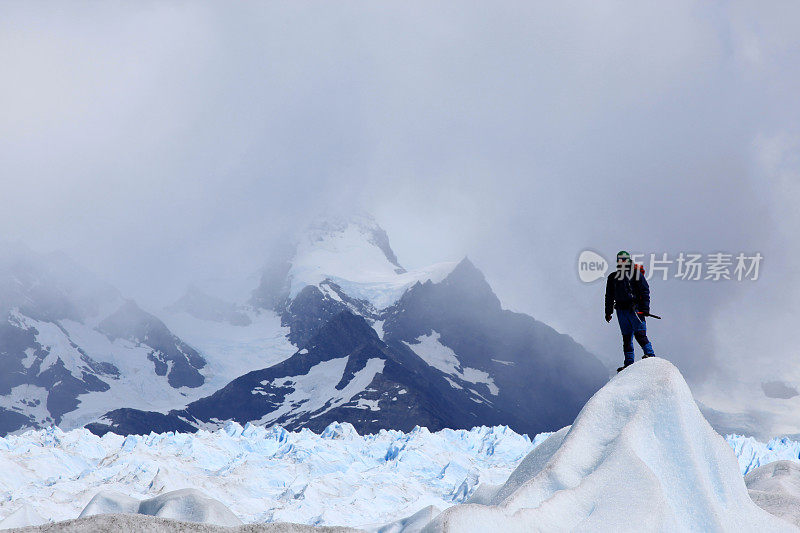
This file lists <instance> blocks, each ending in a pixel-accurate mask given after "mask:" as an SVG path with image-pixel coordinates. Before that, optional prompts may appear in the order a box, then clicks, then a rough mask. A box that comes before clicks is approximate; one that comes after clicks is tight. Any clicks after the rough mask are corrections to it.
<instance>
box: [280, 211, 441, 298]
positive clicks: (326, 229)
mask: <svg viewBox="0 0 800 533" xmlns="http://www.w3.org/2000/svg"><path fill="white" fill-rule="evenodd" d="M455 266H456V263H451V262H448V263H437V264H435V265H431V266H429V267H426V268H421V269H417V270H412V271H406V270H405V269H404V268H403V267H401V266H400V265H399V263H398V262H397V258H396V257H395V255H394V252H393V251H392V249H391V247H390V246H389V240H388V237H387V236H386V232H384V231H383V229H382V228H381V227H380V226H378V224H377V223H376V222H375V220H374V219H373V218H372V217H370V216H366V215H361V216H349V217H328V218H327V219H325V220H321V221H317V222H315V223H313V224H312V225H311V226H310V227H309V228H307V230H306V232H305V234H304V235H303V237H302V238H301V239H300V241H299V243H298V245H297V250H296V252H295V256H294V258H293V259H292V261H291V268H290V270H289V275H288V276H289V280H290V281H289V285H290V288H289V297H290V298H294V297H295V296H297V295H298V294H299V293H300V291H301V290H302V289H303V288H304V287H306V286H308V285H319V284H320V283H322V282H323V281H325V280H326V279H329V280H331V281H333V282H334V283H336V284H337V285H338V286H339V287H341V289H342V290H343V291H344V292H345V293H346V294H347V295H349V296H350V297H352V298H355V299H357V300H365V301H368V302H369V303H370V304H372V305H373V307H375V309H385V308H386V307H389V306H391V305H392V304H394V303H395V302H396V301H397V300H398V299H400V297H401V296H402V295H403V293H404V292H405V291H406V289H408V288H409V287H411V286H412V285H414V284H415V283H417V282H423V283H424V282H425V281H427V280H431V281H433V282H434V283H438V282H440V281H442V280H443V279H444V278H445V277H447V275H448V274H449V273H450V272H452V270H453V269H454V268H455ZM331 297H333V298H338V296H336V295H335V294H331Z"/></svg>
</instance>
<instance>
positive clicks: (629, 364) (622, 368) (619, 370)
mask: <svg viewBox="0 0 800 533" xmlns="http://www.w3.org/2000/svg"><path fill="white" fill-rule="evenodd" d="M632 364H633V363H628V364H627V365H622V366H621V367H619V368H618V369H617V372H622V371H623V370H625V369H626V368H628V367H629V366H631V365H632Z"/></svg>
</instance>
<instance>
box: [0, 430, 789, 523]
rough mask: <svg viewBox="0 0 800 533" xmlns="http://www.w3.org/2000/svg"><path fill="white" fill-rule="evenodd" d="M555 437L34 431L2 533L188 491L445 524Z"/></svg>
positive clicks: (315, 512)
mask: <svg viewBox="0 0 800 533" xmlns="http://www.w3.org/2000/svg"><path fill="white" fill-rule="evenodd" d="M550 435H551V434H550V433H543V434H540V435H536V436H535V437H534V438H533V439H530V438H529V437H528V436H526V435H520V434H517V433H515V432H514V431H512V430H510V429H508V428H507V427H502V426H498V427H491V428H489V427H477V428H473V429H472V430H470V431H466V430H458V431H454V430H442V431H438V432H429V431H428V430H426V429H425V428H416V429H415V430H413V431H411V432H408V433H403V432H400V431H381V432H379V433H377V434H375V435H358V433H356V431H355V430H354V429H353V428H352V426H350V425H349V424H331V425H330V426H329V427H328V428H327V429H326V430H325V431H323V432H322V433H320V434H316V433H313V432H311V431H308V430H301V431H296V432H290V431H286V430H284V429H282V428H280V427H278V426H273V427H270V428H264V427H260V426H255V425H251V424H247V425H246V426H245V427H242V426H240V425H239V424H236V423H234V422H232V423H228V424H227V425H225V427H224V428H223V429H220V430H217V431H213V432H211V431H202V430H201V431H199V432H198V433H196V434H180V433H179V434H173V433H164V434H155V433H153V434H150V435H147V436H130V437H121V436H118V435H114V434H111V433H109V434H107V435H105V436H103V437H97V436H96V435H93V434H92V433H90V432H89V431H87V430H85V429H76V430H72V431H67V432H64V431H61V430H60V429H58V428H56V427H53V428H48V429H42V430H36V431H33V430H31V431H28V432H26V433H23V434H20V435H11V436H8V437H5V438H0V470H1V471H2V472H4V476H3V477H2V478H1V479H0V526H5V527H11V526H21V525H25V524H31V525H33V524H35V523H39V522H44V521H61V520H68V519H73V518H76V517H77V516H78V515H79V514H80V513H81V512H82V510H83V509H84V508H85V507H86V506H87V504H88V503H89V502H90V501H91V500H92V498H93V497H94V496H95V495H96V494H97V493H98V492H101V491H104V490H112V491H117V492H121V493H124V494H126V495H128V496H130V497H134V498H136V499H140V500H141V499H149V498H152V497H154V496H157V495H160V494H163V493H166V492H169V491H172V490H179V489H183V488H186V487H197V488H199V489H200V490H202V491H203V492H204V493H205V494H208V495H210V496H211V497H213V498H215V499H217V500H219V501H221V502H223V503H224V504H225V505H226V506H227V507H228V508H230V509H231V510H232V511H233V512H234V514H236V516H238V517H239V518H240V519H241V520H242V521H243V522H246V523H254V522H265V521H290V522H297V523H303V524H309V525H348V526H353V527H362V528H378V527H380V526H382V525H384V524H388V523H391V522H398V523H399V522H402V521H403V520H404V519H406V517H410V516H412V515H414V514H416V513H417V512H421V511H420V510H426V509H428V511H427V512H426V513H425V516H427V517H428V520H430V518H431V513H430V509H429V508H431V507H432V508H434V509H436V513H434V514H438V511H439V510H442V509H445V508H447V507H450V506H451V505H453V504H454V503H461V502H465V501H467V500H468V499H470V498H471V497H474V496H475V495H476V494H475V493H476V487H478V486H484V487H487V486H491V485H500V484H502V483H503V482H505V480H506V479H507V478H508V477H509V476H510V474H511V473H512V472H513V470H514V469H515V468H516V467H517V466H518V465H519V463H520V462H521V461H522V460H523V459H524V458H525V457H526V455H527V454H528V453H530V452H531V451H532V450H533V449H534V448H536V447H537V446H538V445H539V444H540V443H542V442H543V441H545V440H546V439H547V438H548V437H549V436H550ZM726 440H727V442H728V444H729V445H730V446H731V447H732V449H733V450H734V452H735V453H736V455H737V457H738V459H739V464H740V467H741V473H742V475H744V474H747V473H749V472H750V471H751V470H753V469H754V468H756V466H758V465H762V464H767V463H770V462H772V461H776V460H780V459H786V460H791V461H794V462H796V463H798V464H800V442H797V441H793V440H790V439H786V438H778V439H773V440H771V441H769V442H759V441H757V440H755V439H753V438H751V437H744V436H740V435H729V436H728V437H726ZM30 516H32V517H36V520H34V519H32V518H29V517H30ZM39 517H42V518H41V519H40V518H39ZM4 519H9V520H8V522H5V523H4V522H3V520H4ZM6 524H7V525H6ZM400 529H401V528H400V527H399V525H398V526H397V528H387V529H386V531H390V530H391V531H395V530H397V531H399V530H400Z"/></svg>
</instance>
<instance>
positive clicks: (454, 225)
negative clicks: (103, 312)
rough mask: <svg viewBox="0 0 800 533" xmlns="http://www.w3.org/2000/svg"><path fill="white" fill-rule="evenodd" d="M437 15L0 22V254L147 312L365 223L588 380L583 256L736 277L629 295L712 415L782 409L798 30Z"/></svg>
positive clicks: (758, 17)
mask: <svg viewBox="0 0 800 533" xmlns="http://www.w3.org/2000/svg"><path fill="white" fill-rule="evenodd" d="M433 4H435V5H431V3H430V2H402V3H401V2H396V3H384V2H316V3H305V2H297V1H292V2H250V3H245V2H242V3H228V2H219V3H199V2H61V3H58V4H51V3H33V2H19V3H14V2H4V3H3V4H2V5H1V6H0V66H1V67H2V70H1V71H2V77H3V81H2V83H0V102H2V113H0V164H2V181H0V229H1V230H2V235H0V237H2V238H3V239H6V240H7V239H21V240H23V241H24V242H26V243H28V244H29V245H30V246H31V247H33V248H35V249H37V250H40V251H47V250H52V249H62V250H66V251H67V252H68V253H70V255H72V256H73V257H74V258H75V259H77V260H78V261H80V262H82V263H84V264H85V265H86V266H88V267H90V268H92V269H94V270H96V271H97V272H99V273H100V274H101V275H102V276H104V277H106V278H107V279H109V280H110V281H111V282H113V283H114V284H116V285H117V286H118V287H120V288H121V289H122V290H123V291H124V292H125V293H126V294H128V295H131V296H133V297H136V298H137V299H140V300H141V301H143V302H147V304H148V305H151V306H158V305H162V303H161V302H160V300H159V299H164V298H167V297H169V298H171V297H173V295H174V296H175V297H177V296H178V295H179V294H180V293H181V292H182V291H183V288H184V287H185V285H186V284H187V283H188V282H189V281H191V279H193V278H196V277H202V276H205V275H210V274H212V273H216V272H220V271H222V272H227V273H234V274H235V273H249V272H251V271H253V270H255V269H256V268H258V266H259V265H260V264H261V263H263V261H264V260H265V258H267V257H268V256H269V253H270V249H271V247H272V246H273V244H274V243H275V242H276V239H278V238H280V237H281V236H282V235H284V234H286V233H287V232H289V231H291V230H292V228H295V227H297V226H298V225H299V224H301V223H302V222H303V221H304V220H307V219H308V218H310V217H312V216H314V215H315V214H317V213H319V212H321V211H345V212H346V211H349V210H352V209H360V210H365V211H368V212H371V213H373V214H374V215H375V216H376V218H377V219H378V221H379V222H380V223H381V224H382V225H383V226H384V227H385V229H386V230H387V232H388V234H389V237H390V239H391V241H392V244H393V247H394V248H395V251H396V252H397V255H398V257H399V259H400V262H401V263H402V264H404V265H405V266H408V267H417V266H422V265H424V264H428V263H433V262H438V261H442V260H456V259H460V258H461V257H462V256H464V255H469V256H470V257H471V258H472V259H473V261H474V262H475V263H476V264H477V265H478V266H479V267H480V268H481V269H482V270H483V271H484V272H485V273H486V276H487V278H488V279H489V281H490V282H491V283H492V285H493V286H494V287H495V289H496V291H497V293H498V295H499V296H500V298H501V300H502V301H503V303H504V305H506V306H507V307H509V308H512V309H514V310H518V311H522V312H526V313H529V314H532V315H533V316H535V317H536V318H538V319H540V320H543V321H544V322H547V323H549V324H551V325H553V326H554V327H556V328H557V329H558V330H559V331H562V332H565V333H568V334H570V335H572V336H573V337H575V338H576V339H577V340H578V341H580V342H582V343H584V344H585V345H586V346H587V347H588V348H589V349H590V350H591V351H593V352H595V353H597V354H598V356H600V357H601V358H602V359H603V360H604V361H605V362H607V363H608V364H609V365H611V364H616V363H617V362H621V347H620V340H619V333H618V330H617V327H616V325H615V324H612V325H607V324H606V323H605V321H604V320H603V303H602V292H603V286H602V283H601V282H598V283H595V284H589V285H585V284H582V283H581V282H580V281H579V279H578V277H577V271H576V260H577V256H578V254H579V252H580V251H581V250H583V249H585V248H591V249H595V250H597V251H600V252H602V253H604V254H605V255H606V256H607V257H611V258H613V256H614V254H615V253H616V251H617V250H618V249H621V248H624V249H629V250H631V251H638V252H659V253H661V252H669V253H671V254H674V253H677V252H679V251H686V252H700V253H712V252H717V251H725V252H730V253H738V252H748V253H752V252H756V251H759V252H761V253H762V254H763V255H764V258H765V259H764V262H763V263H762V270H761V278H760V279H759V280H758V281H756V282H750V283H737V282H725V283H697V282H686V281H676V280H670V281H666V282H663V281H653V282H652V291H653V304H652V308H653V312H655V313H659V314H662V315H663V316H664V320H663V321H661V322H657V323H653V324H650V332H651V339H652V341H653V343H654V345H655V347H656V350H657V352H658V353H660V354H662V355H665V356H667V357H669V358H670V359H672V360H673V361H675V362H676V363H677V364H678V365H679V367H680V368H681V370H683V371H684V373H685V374H686V375H687V376H688V377H689V378H690V380H691V382H692V384H693V388H694V389H695V391H696V394H700V393H701V392H703V391H705V392H706V393H707V394H708V395H709V396H708V397H709V398H712V397H714V396H715V394H716V396H720V395H719V392H720V391H724V390H729V389H727V388H726V387H730V386H734V385H736V386H739V387H741V388H742V389H743V390H744V389H747V390H748V391H750V392H753V391H754V390H755V389H754V388H753V387H754V386H756V385H757V384H758V383H760V381H762V380H766V379H782V380H787V381H789V382H792V383H795V384H800V358H798V355H800V354H799V353H798V349H797V343H796V341H795V340H794V339H793V335H792V332H793V331H794V330H795V329H796V327H797V324H798V323H800V311H798V303H797V302H798V297H800V275H798V268H797V264H798V263H797V260H798V259H800V257H799V256H800V254H798V252H797V237H796V234H797V232H798V230H800V216H799V215H798V209H797V206H798V205H800V159H799V158H798V153H799V152H798V149H800V128H798V124H800V122H798V120H800V104H799V103H798V102H800V99H798V95H799V94H800V38H798V37H797V20H800V5H798V4H796V3H790V2H785V3H784V2H770V3H769V4H764V3H757V2H752V3H740V2H728V3H717V2H713V3H712V2H701V1H698V2H687V1H675V2H668V3H667V2H612V1H606V2H595V1H587V2H569V3H566V4H564V3H556V2H513V3H511V2H507V3H499V4H498V3H495V2H492V3H487V2H476V3H470V2H461V1H459V2H452V3H450V2H435V3H433ZM754 384H755V385H754ZM709 387H710V388H709ZM756 392H757V391H756ZM718 399H719V398H718ZM762 400H764V399H763V398H762ZM720 401H722V400H720ZM765 401H766V400H765ZM770 405H772V404H765V406H761V407H759V409H761V408H763V409H770ZM735 407H736V408H737V409H744V408H745V407H744V406H741V405H739V406H735ZM731 408H733V407H731ZM798 431H800V428H798Z"/></svg>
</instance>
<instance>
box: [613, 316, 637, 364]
mask: <svg viewBox="0 0 800 533" xmlns="http://www.w3.org/2000/svg"><path fill="white" fill-rule="evenodd" d="M632 315H633V311H630V310H628V309H617V322H619V330H620V332H621V333H622V353H623V354H625V363H624V364H625V366H628V365H632V364H633V361H634V359H633V332H634V329H633V324H632V323H631V319H632V318H635V317H633V316H632Z"/></svg>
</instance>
